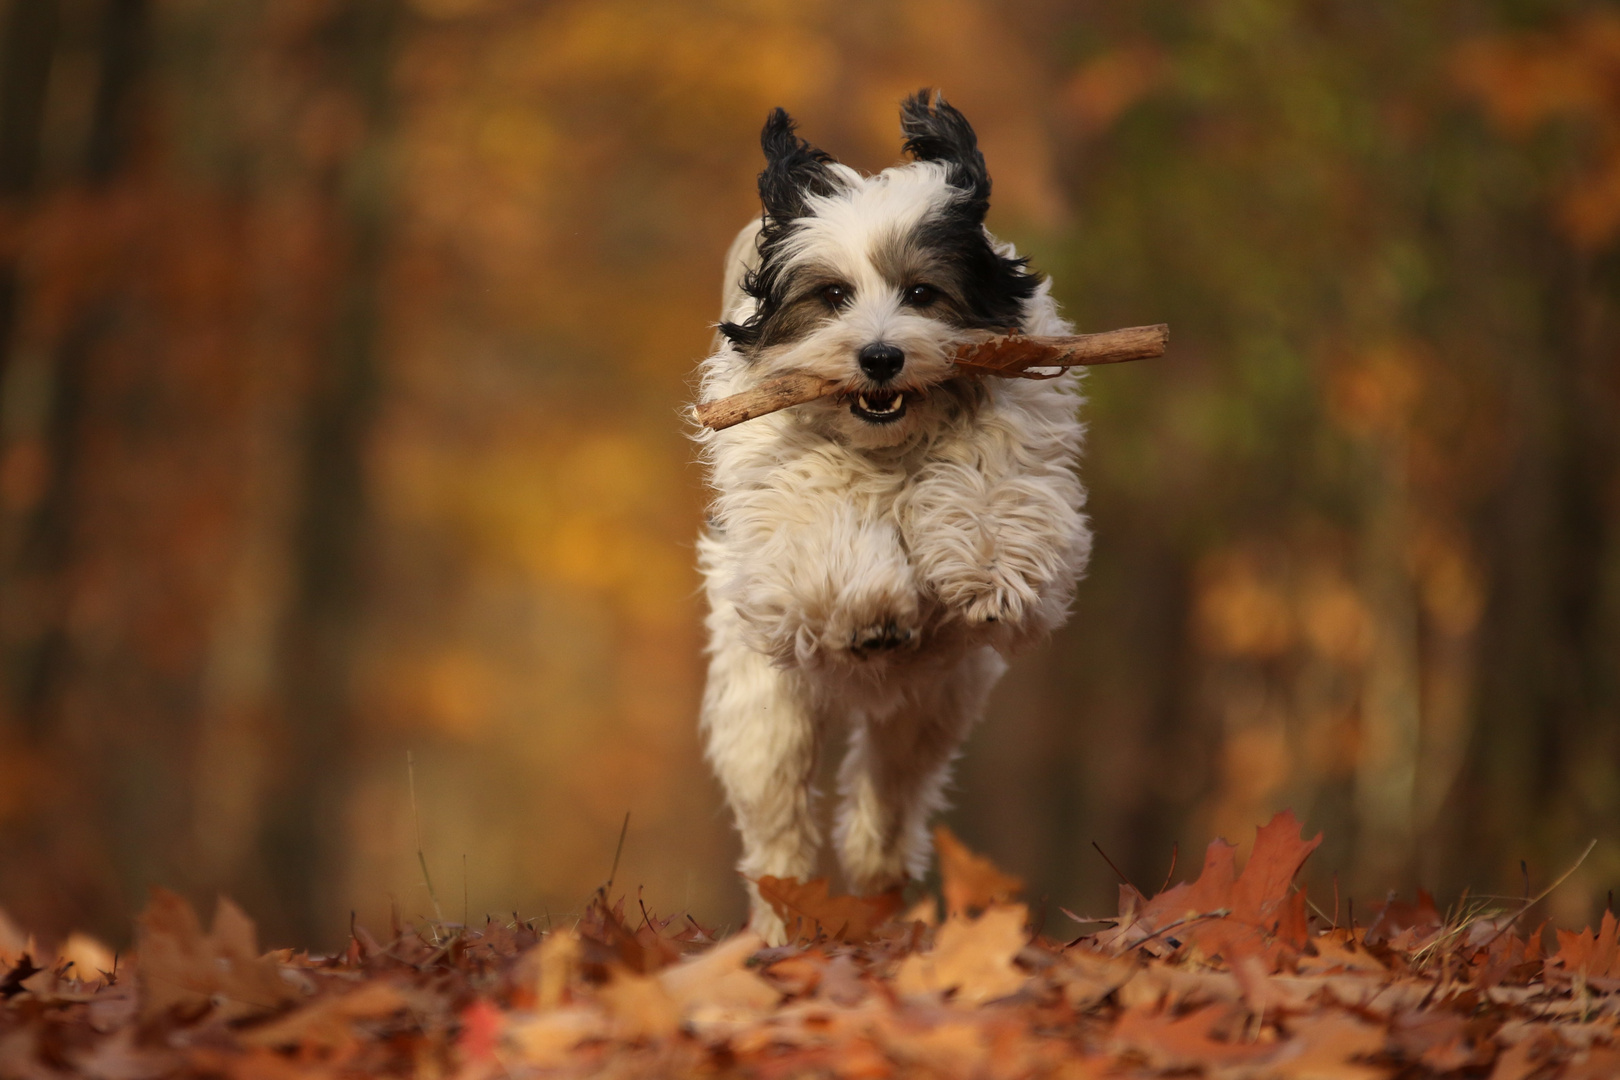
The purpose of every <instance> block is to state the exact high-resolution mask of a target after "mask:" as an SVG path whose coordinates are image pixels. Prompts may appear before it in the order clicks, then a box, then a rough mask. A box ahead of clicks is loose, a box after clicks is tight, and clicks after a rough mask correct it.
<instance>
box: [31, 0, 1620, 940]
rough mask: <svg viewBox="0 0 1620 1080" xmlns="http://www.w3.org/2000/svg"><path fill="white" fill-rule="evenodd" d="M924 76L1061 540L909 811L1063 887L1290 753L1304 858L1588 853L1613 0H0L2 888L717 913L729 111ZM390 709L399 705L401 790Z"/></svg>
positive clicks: (1616, 402) (828, 139) (1370, 883)
mask: <svg viewBox="0 0 1620 1080" xmlns="http://www.w3.org/2000/svg"><path fill="white" fill-rule="evenodd" d="M923 85H933V86H939V87H941V88H943V89H944V90H945V92H946V93H947V95H948V96H949V97H950V98H951V100H952V101H953V102H954V103H955V104H957V105H959V106H960V107H961V108H962V109H963V110H964V111H965V112H966V113H967V114H968V116H969V117H970V118H971V119H972V120H973V121H974V123H975V124H976V125H977V126H978V128H979V131H980V133H981V136H982V141H983V145H984V148H985V151H986V153H987V155H988V158H989V161H990V165H991V171H992V174H993V175H994V177H995V181H996V188H995V207H994V210H993V211H992V221H991V224H992V226H993V227H994V228H995V229H996V230H997V231H998V232H1000V233H1001V234H1002V235H1004V236H1006V237H1008V238H1011V239H1014V240H1016V241H1017V242H1018V243H1019V244H1020V245H1021V246H1022V247H1023V248H1024V249H1025V250H1026V251H1027V252H1029V253H1030V254H1032V255H1033V257H1034V264H1035V266H1036V267H1037V268H1039V269H1040V270H1043V271H1046V272H1049V273H1051V274H1052V275H1053V276H1054V278H1055V280H1056V288H1057V293H1058V295H1059V297H1060V299H1061V300H1062V302H1063V303H1064V305H1065V306H1066V309H1067V311H1068V313H1069V314H1070V315H1071V317H1072V318H1073V319H1074V320H1075V321H1076V322H1077V323H1078V324H1079V326H1080V328H1081V329H1083V330H1099V329H1109V328H1113V327H1117V326H1126V325H1133V324H1138V323H1146V322H1158V321H1165V322H1168V323H1170V324H1171V326H1172V328H1173V338H1172V352H1171V355H1170V356H1168V357H1166V358H1165V359H1163V360H1157V361H1152V362H1145V363H1140V364H1134V365H1126V366H1123V367H1120V368H1112V369H1105V370H1102V371H1099V372H1097V373H1095V374H1094V375H1093V377H1092V378H1091V379H1090V382H1089V387H1090V395H1091V403H1090V405H1089V406H1088V408H1087V414H1088V417H1089V419H1090V424H1091V428H1090V430H1091V435H1090V447H1089V452H1088V458H1087V461H1086V465H1085V474H1086V477H1087V479H1088V481H1089V483H1090V485H1091V489H1092V503H1091V507H1092V511H1093V513H1094V517H1095V524H1096V528H1097V535H1098V543H1097V549H1096V555H1095V558H1094V561H1093V568H1092V572H1091V575H1090V578H1089V579H1088V581H1087V582H1086V583H1085V584H1084V585H1083V586H1082V588H1081V590H1080V595H1079V600H1078V603H1077V605H1076V611H1075V617H1074V620H1073V623H1072V625H1071V626H1070V627H1069V628H1068V629H1067V630H1065V631H1064V632H1063V633H1062V634H1060V635H1059V636H1058V637H1057V638H1056V640H1055V641H1053V642H1052V644H1051V645H1050V646H1049V647H1047V648H1045V649H1043V650H1041V651H1039V652H1038V653H1036V654H1034V655H1031V656H1029V657H1026V658H1024V659H1022V660H1021V661H1020V662H1019V664H1018V666H1017V667H1016V668H1015V671H1014V674H1013V676H1012V677H1010V678H1009V679H1008V680H1007V682H1006V683H1005V684H1004V686H1003V687H1002V689H1001V691H1000V692H999V694H998V697H997V698H996V701H995V705H994V710H993V715H992V717H991V719H990V721H989V722H988V723H987V724H985V725H984V726H983V727H982V728H981V729H980V730H979V731H978V733H977V734H976V736H975V738H974V740H973V743H972V745H971V746H970V748H969V750H968V753H967V755H966V758H965V761H964V763H963V767H962V769H961V772H960V779H959V783H958V791H957V797H956V802H957V809H956V810H954V811H953V812H952V815H951V818H950V820H951V822H952V823H953V825H954V826H955V827H956V828H957V829H958V831H959V832H960V833H961V834H962V835H963V836H964V837H965V838H966V839H968V840H969V841H970V842H971V843H972V844H974V845H976V846H978V847H979V848H981V849H982V850H986V851H988V852H989V853H990V854H991V855H993V856H994V857H995V858H996V859H997V860H998V861H999V862H1001V863H1002V864H1004V865H1005V866H1006V867H1008V868H1009V869H1011V870H1013V871H1015V872H1017V873H1019V874H1022V875H1024V876H1026V877H1027V878H1028V879H1030V881H1031V882H1032V893H1033V895H1034V896H1035V897H1036V898H1039V897H1041V896H1046V897H1050V899H1051V902H1052V903H1053V904H1054V905H1055V904H1058V903H1062V904H1065V905H1067V906H1070V907H1071V908H1074V909H1077V910H1078V909H1094V910H1096V909H1100V910H1102V911H1104V912H1106V911H1111V910H1112V897H1113V890H1114V879H1113V875H1112V873H1111V871H1109V869H1108V868H1107V866H1106V865H1105V864H1104V863H1103V862H1102V860H1101V859H1099V858H1098V856H1097V854H1096V853H1095V852H1094V851H1093V850H1092V848H1091V842H1092V841H1093V840H1095V841H1096V842H1097V843H1098V844H1099V845H1100V846H1101V847H1102V848H1103V849H1104V850H1106V851H1107V852H1108V853H1109V854H1110V855H1111V856H1112V858H1113V860H1114V861H1115V862H1116V863H1118V864H1119V865H1120V867H1121V868H1122V869H1123V870H1124V871H1125V872H1126V873H1127V874H1129V875H1130V876H1132V877H1133V878H1134V879H1136V880H1137V883H1138V884H1139V885H1141V886H1143V887H1144V888H1147V887H1156V886H1157V885H1158V884H1159V881H1160V880H1161V879H1162V878H1163V877H1164V874H1165V872H1166V869H1167V862H1168V857H1169V853H1170V850H1171V845H1172V843H1173V842H1175V841H1179V842H1180V845H1181V853H1182V863H1183V869H1184V870H1191V869H1193V868H1194V867H1195V866H1196V864H1197V861H1198V860H1197V856H1196V853H1197V852H1198V851H1199V850H1200V849H1201V846H1202V845H1203V844H1204V843H1206V842H1207V841H1208V840H1209V839H1210V838H1211V837H1212V836H1214V835H1217V834H1225V835H1227V836H1230V837H1233V838H1234V839H1238V838H1243V837H1247V836H1250V835H1252V833H1251V828H1252V826H1253V825H1254V824H1256V823H1257V822H1259V821H1261V820H1263V819H1264V818H1265V817H1266V816H1267V815H1269V814H1270V813H1271V812H1272V811H1273V810H1274V809H1276V808H1279V807H1282V806H1293V807H1294V808H1296V809H1297V811H1298V812H1299V814H1300V815H1301V817H1303V818H1304V819H1305V820H1306V821H1307V823H1308V825H1309V828H1310V829H1311V830H1312V831H1314V830H1316V829H1317V828H1321V829H1325V830H1326V833H1327V842H1326V845H1325V846H1324V848H1323V849H1322V851H1321V852H1319V853H1318V855H1317V856H1316V857H1315V858H1314V859H1313V860H1312V864H1311V867H1310V868H1309V873H1310V874H1312V875H1314V877H1313V878H1312V888H1313V894H1314V895H1315V896H1316V897H1317V898H1318V900H1319V901H1320V902H1322V903H1324V904H1326V903H1329V902H1331V901H1330V900H1329V899H1327V898H1328V897H1330V896H1331V890H1332V884H1331V881H1330V877H1329V875H1330V874H1331V873H1332V872H1334V871H1337V872H1338V874H1339V879H1338V880H1339V886H1340V890H1341V892H1342V893H1343V894H1345V895H1349V894H1352V893H1353V894H1355V895H1356V896H1358V897H1359V898H1362V899H1364V900H1377V899H1381V898H1382V897H1383V895H1384V893H1385V891H1386V890H1387V889H1388V888H1390V887H1396V886H1398V887H1400V888H1402V889H1403V890H1405V891H1407V892H1408V893H1409V892H1410V891H1411V889H1412V888H1413V887H1414V886H1417V885H1423V886H1426V887H1428V888H1430V889H1431V890H1434V891H1436V892H1437V894H1438V895H1439V896H1440V898H1441V900H1442V902H1444V901H1445V900H1447V899H1449V898H1452V897H1455V896H1456V895H1457V893H1458V892H1459V890H1461V889H1462V888H1463V887H1464V886H1472V887H1473V889H1474V891H1475V892H1476V893H1479V892H1486V893H1489V892H1496V893H1508V894H1513V895H1517V894H1518V893H1519V892H1520V890H1521V889H1522V888H1523V883H1522V881H1521V877H1520V859H1521V858H1522V859H1526V860H1528V864H1529V867H1530V873H1531V876H1532V878H1533V879H1534V882H1535V884H1536V886H1537V887H1538V888H1539V886H1540V885H1541V884H1542V883H1545V882H1547V881H1550V880H1551V878H1552V877H1554V876H1555V875H1556V874H1557V873H1558V872H1559V871H1561V870H1562V869H1564V868H1565V867H1566V866H1567V865H1568V863H1569V862H1570V861H1572V859H1573V858H1574V856H1575V855H1576V854H1577V853H1578V852H1579V851H1580V849H1581V848H1582V847H1584V846H1585V843H1586V841H1587V840H1588V839H1589V838H1591V837H1598V838H1599V845H1598V847H1597V850H1596V851H1595V852H1594V853H1593V855H1592V857H1591V858H1590V859H1588V860H1587V862H1586V863H1585V864H1584V865H1583V866H1582V867H1581V869H1580V871H1579V872H1578V873H1577V874H1576V875H1575V877H1574V878H1573V879H1572V880H1571V882H1570V883H1569V884H1568V885H1566V886H1565V887H1564V888H1563V889H1561V890H1560V891H1559V892H1558V893H1557V894H1556V896H1555V904H1556V905H1558V906H1557V910H1556V914H1557V915H1558V916H1559V917H1560V918H1562V919H1564V920H1565V921H1566V922H1570V923H1579V922H1580V921H1581V920H1582V919H1585V918H1586V917H1588V915H1589V914H1590V913H1591V911H1592V910H1594V907H1595V906H1596V905H1601V904H1602V903H1603V902H1604V900H1605V894H1606V893H1607V891H1608V890H1609V889H1610V888H1611V887H1613V886H1614V885H1615V884H1616V882H1617V881H1620V830H1617V828H1616V826H1617V824H1620V663H1617V662H1620V362H1617V358H1620V322H1617V318H1616V316H1617V313H1620V255H1617V249H1620V10H1617V9H1616V8H1615V7H1613V6H1611V5H1607V4H1594V3H1577V2H1569V0H1466V2H1464V0H1437V2H1434V3H1425V4H1409V3H1400V2H1397V0H1380V2H1368V0H1191V2H1189V0H1136V2H1129V3H1121V2H1118V0H1074V2H1067V3H1060V2H1056V0H1024V2H1016V3H1015V2H1012V0H800V2H795V3H770V2H764V0H665V2H662V3H657V4H652V3H645V2H641V0H543V2H542V0H274V2H272V0H253V2H250V0H240V2H232V3H217V2H211V0H9V2H0V365H3V366H0V372H3V377H0V396H3V402H0V421H3V431H0V437H3V446H0V514H3V519H0V653H3V665H4V667H3V682H4V686H3V700H0V906H3V907H4V908H5V909H6V910H7V911H8V912H10V914H11V915H12V916H13V917H15V918H16V919H17V920H18V921H20V922H22V923H23V924H24V925H27V926H29V927H31V928H33V929H35V930H38V931H41V932H43V933H47V934H52V933H59V932H61V931H64V930H66V929H68V928H70V927H80V928H84V929H89V930H92V931H95V932H98V933H101V934H103V935H105V936H107V937H109V938H111V939H113V940H115V941H116V940H125V939H127V936H128V931H127V926H128V918H129V915H130V913H131V912H132V911H134V910H137V909H138V908H139V907H140V906H141V905H142V904H143V902H144V890H145V888H146V886H147V885H149V884H151V883H163V884H167V885H170V886H174V887H177V888H180V889H181V890H183V891H185V892H187V893H189V894H190V895H191V896H192V897H193V899H195V900H198V901H206V900H207V899H208V896H209V894H210V893H212V892H214V891H217V890H218V891H225V892H227V893H229V894H231V895H233V896H234V897H236V898H237V899H238V900H240V901H241V902H242V903H243V904H244V905H245V906H246V907H247V908H248V910H250V911H251V912H253V913H254V914H255V916H256V917H257V918H259V920H260V921H261V924H262V925H263V927H264V929H265V932H266V936H267V938H268V940H269V942H270V943H271V944H291V943H294V942H297V943H302V944H309V945H333V944H336V943H337V942H338V941H340V940H341V938H342V935H343V934H344V932H345V930H346V928H347V920H348V917H349V911H350V910H351V909H356V910H358V912H359V917H360V919H361V920H362V921H364V922H366V923H368V924H370V925H372V926H386V925H387V919H388V912H389V908H390V904H392V903H397V904H398V905H399V907H400V909H401V910H402V911H403V912H404V914H405V915H407V916H411V915H432V914H433V913H434V912H433V909H432V904H433V900H432V898H431V897H430V896H429V895H428V892H427V890H426V888H425V887H424V884H423V875H422V871H421V869H420V867H419V866H418V861H417V855H416V852H417V844H418V836H420V843H421V846H422V849H423V851H424V852H425V856H426V862H427V865H428V867H429V869H430V871H431V873H432V875H433V879H434V882H435V888H436V891H437V894H438V899H439V901H440V903H441V906H442V908H443V909H444V916H445V917H446V918H448V919H452V920H454V919H459V917H460V916H461V913H462V911H463V909H464V906H465V908H466V909H467V910H469V911H470V912H471V914H472V915H473V917H474V918H477V917H478V916H480V915H481V914H482V913H484V912H486V911H498V912H508V911H511V910H513V909H514V908H516V909H519V910H521V911H522V912H524V913H525V914H526V915H527V914H542V913H547V912H549V913H550V914H552V915H553V916H556V917H559V918H560V917H562V916H563V915H565V914H567V913H568V912H569V911H572V910H577V908H578V906H579V904H580V903H581V902H582V901H583V900H584V898H585V897H586V896H587V894H588V892H589V890H590V889H592V888H594V887H595V886H596V885H598V884H599V883H600V882H601V881H602V880H603V879H604V878H605V877H606V876H607V873H608V869H609V865H610V863H611V862H612V858H613V853H614V845H615V842H616V840H617V838H618V832H619V827H620V823H621V821H622V820H623V818H624V815H625V813H626V812H627V811H629V812H630V814H631V817H630V827H629V835H628V840H627V843H626V846H625V852H624V859H623V865H622V866H621V867H620V870H619V883H620V885H624V886H629V887H631V888H632V889H634V888H635V887H636V886H638V885H641V886H644V887H645V894H644V895H645V898H646V900H647V903H648V906H649V907H651V908H653V909H655V910H657V911H661V912H668V911H675V910H679V909H683V908H685V909H689V910H691V911H692V912H694V913H695V914H696V915H697V916H698V917H699V918H700V919H703V920H709V921H714V922H720V923H724V922H726V921H728V920H735V919H736V918H737V917H738V916H739V915H740V913H741V910H742V902H741V895H742V894H741V890H740V889H739V888H738V885H737V882H736V880H735V878H734V876H733V874H732V871H731V869H730V867H731V863H732V860H733V859H734V857H735V841H734V839H733V838H732V836H731V835H730V831H729V826H728V821H727V819H726V817H725V816H724V813H723V811H722V807H721V798H720V794H719V791H718V789H717V788H716V786H715V785H714V784H713V783H712V781H711V780H710V779H709V778H708V774H707V770H706V768H705V767H704V765H703V763H702V761H701V758H700V754H699V747H698V743H697V738H696V733H695V730H694V723H695V712H696V703H697V699H698V694H699V689H700V680H701V674H702V663H701V655H700V651H701V645H702V642H701V639H700V634H699V620H700V617H701V609H700V605H699V603H698V600H697V597H696V592H695V590H696V587H697V579H696V575H695V573H694V570H693V567H692V560H693V551H692V539H693V537H694V535H695V533H696V530H697V527H698V523H699V520H700V514H701V507H702V502H703V492H702V490H701V485H700V476H699V473H698V471H697V470H696V469H695V468H694V467H693V465H692V460H691V459H692V451H691V448H690V446H689V445H688V444H687V443H686V442H685V441H684V437H683V428H682V421H681V419H680V415H679V406H680V404H681V403H682V402H683V401H684V400H686V399H687V398H688V397H689V395H690V376H691V372H692V370H693V367H694V364H695V362H696V361H697V359H698V358H699V357H700V356H701V355H702V354H703V352H704V351H705V348H706V346H707V343H708V340H709V335H710V325H711V323H712V321H713V320H714V319H715V318H716V317H717V314H718V312H717V305H718V291H719V264H720V257H721V254H722V253H723V251H724V250H725V248H726V245H727V244H728V242H729V241H730V239H731V237H732V235H733V234H734V232H735V231H736V229H737V228H738V227H739V226H740V225H741V224H742V222H743V221H745V220H746V219H747V218H748V217H749V216H750V215H751V214H753V213H754V211H755V200H754V193H753V185H754V176H755V174H756V172H757V171H758V168H759V164H760V162H759V151H758V145H757V135H758V130H759V127H760V124H761V122H762V120H763V118H764V116H765V113H766V111H767V110H768V109H769V108H770V107H771V106H774V105H777V104H781V105H785V106H787V107H788V108H789V109H790V111H792V112H793V113H794V114H795V115H796V116H798V117H799V118H800V120H801V121H802V124H803V130H804V132H805V134H807V135H808V136H809V137H810V138H811V139H812V140H813V141H815V142H817V143H818V144H819V145H822V146H824V147H826V148H828V149H829V150H831V151H833V152H834V153H836V154H837V155H838V156H839V157H840V158H842V159H843V160H845V161H848V162H850V163H851V164H854V165H856V166H858V167H861V168H865V169H869V170H875V169H878V168H881V167H883V166H885V165H887V164H890V163H892V162H893V161H894V160H895V159H896V157H897V155H898V135H897V122H896V103H897V101H898V100H899V99H900V97H901V96H902V95H903V94H905V93H907V92H909V91H912V90H914V89H915V88H917V87H919V86H923ZM407 752H410V753H412V754H413V755H414V761H415V765H414V810H413V792H412V784H411V777H410V775H409V774H408V771H407V763H406V761H407Z"/></svg>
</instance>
